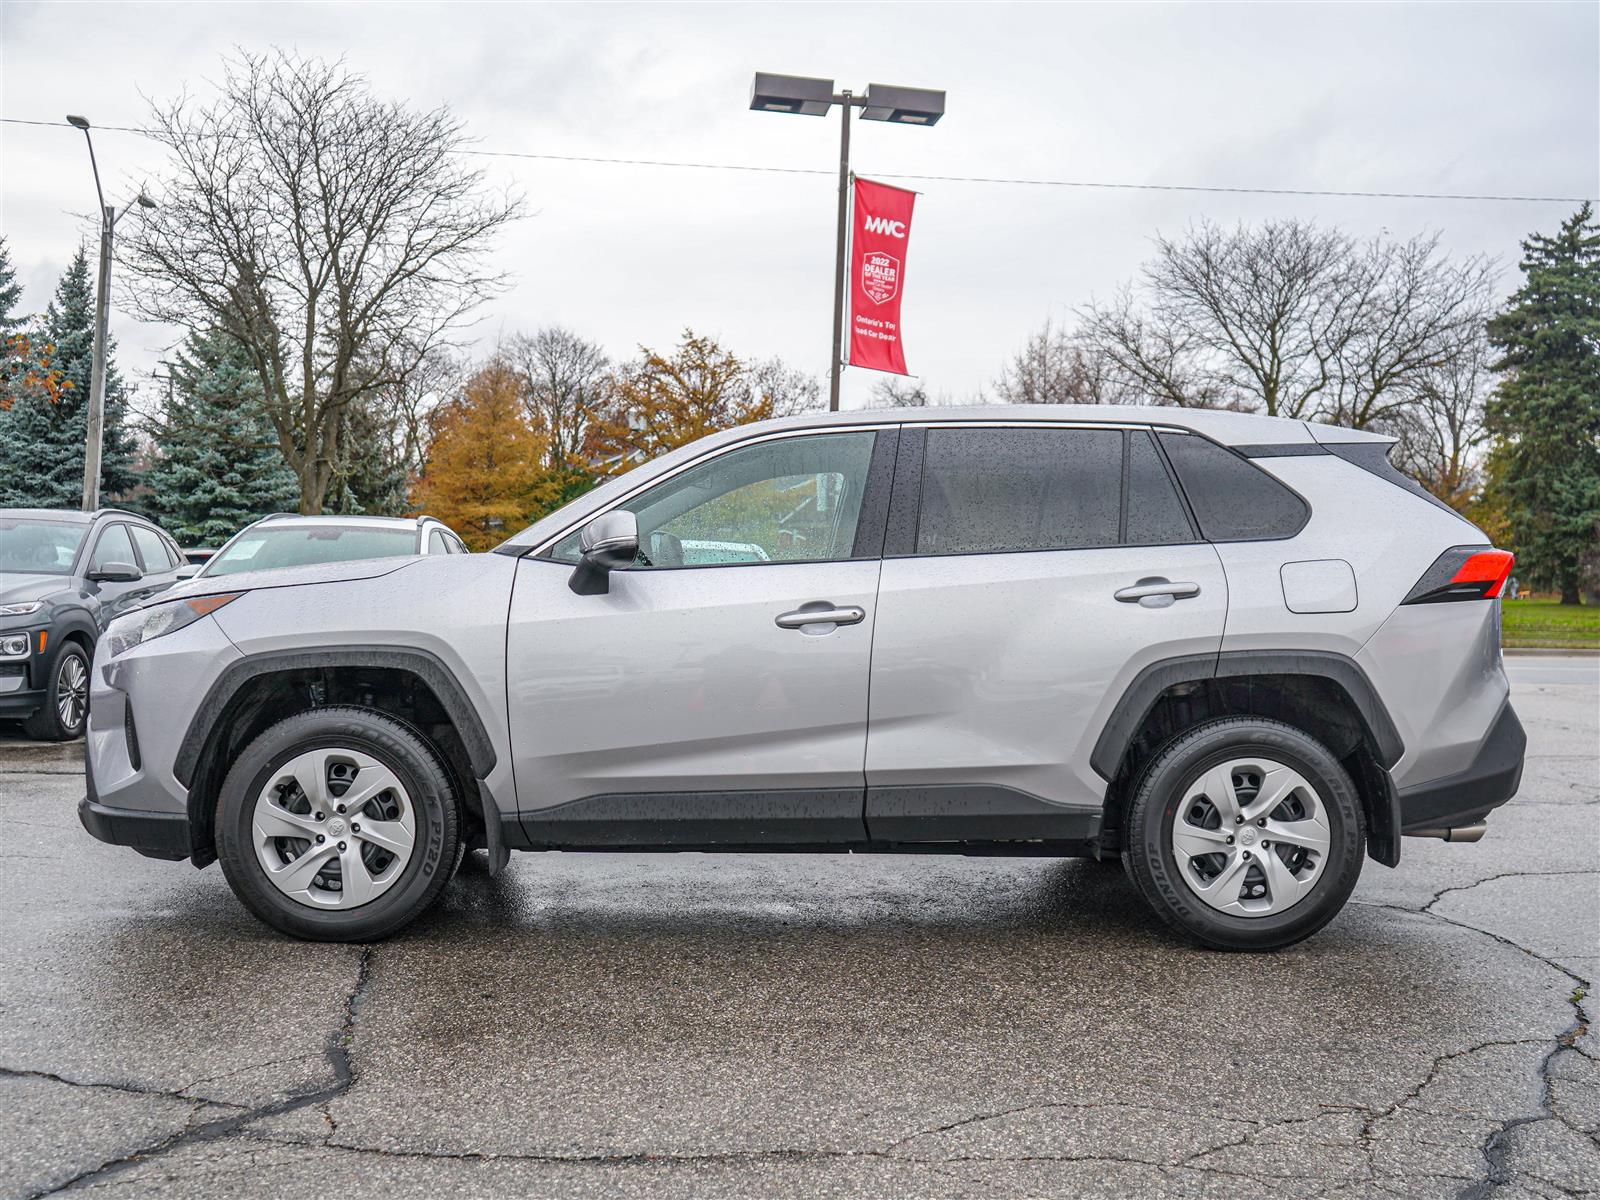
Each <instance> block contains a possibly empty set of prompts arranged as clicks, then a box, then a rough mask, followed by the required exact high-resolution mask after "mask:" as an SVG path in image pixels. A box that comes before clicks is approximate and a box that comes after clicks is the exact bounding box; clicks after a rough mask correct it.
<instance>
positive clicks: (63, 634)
mask: <svg viewBox="0 0 1600 1200" xmlns="http://www.w3.org/2000/svg"><path fill="white" fill-rule="evenodd" d="M45 634H46V637H45V652H44V655H43V657H42V658H41V659H40V661H39V678H38V679H37V681H36V686H38V687H41V688H42V687H47V686H48V685H49V681H50V672H51V671H53V670H55V665H56V659H57V658H59V657H60V655H61V648H62V647H63V646H65V645H66V644H67V641H68V640H69V639H70V638H71V637H72V635H74V634H76V635H78V636H79V637H82V638H83V639H84V640H85V641H86V642H88V643H89V645H88V653H89V658H90V660H91V662H92V661H93V659H94V648H95V647H96V646H97V645H99V644H100V627H99V626H98V625H96V624H95V623H94V618H93V617H92V616H90V615H89V612H88V610H87V609H83V608H73V609H71V610H69V611H68V612H67V613H66V614H65V615H63V616H57V617H55V618H53V619H52V620H51V622H50V624H48V625H46V626H45Z"/></svg>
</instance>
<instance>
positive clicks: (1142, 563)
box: [867, 424, 1227, 841]
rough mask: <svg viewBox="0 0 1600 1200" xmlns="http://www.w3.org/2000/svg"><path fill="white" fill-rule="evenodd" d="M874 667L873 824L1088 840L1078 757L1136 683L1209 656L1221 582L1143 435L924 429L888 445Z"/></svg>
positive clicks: (1137, 431)
mask: <svg viewBox="0 0 1600 1200" xmlns="http://www.w3.org/2000/svg"><path fill="white" fill-rule="evenodd" d="M888 536H889V540H888V544H887V545H886V547H885V560H884V566H883V573H882V576H881V580H880V584H879V589H878V615H877V624H876V629H875V632H874V643H873V657H872V694H871V712H870V720H869V725H868V735H867V784H868V801H867V825H868V830H869V832H870V833H871V834H872V835H873V836H874V837H888V838H893V839H898V840H908V841H910V840H949V839H988V838H997V839H1001V840H1010V839H1013V838H1035V837H1046V838H1048V837H1052V836H1054V837H1074V836H1082V835H1083V834H1084V833H1085V832H1092V825H1091V824H1088V823H1086V822H1085V821H1084V820H1077V821H1076V822H1075V821H1073V820H1071V819H1069V818H1071V817H1072V816H1073V814H1079V815H1080V816H1082V815H1086V814H1090V813H1092V812H1094V811H1096V810H1098V808H1099V806H1100V804H1101V801H1102V799H1103V795H1104V788H1105V782H1106V781H1105V780H1103V779H1101V778H1100V777H1099V776H1098V775H1096V774H1095V772H1094V770H1093V769H1092V768H1091V767H1090V765H1089V756H1090V752H1091V750H1092V749H1093V746H1094V742H1095V739H1096V737H1097V736H1098V735H1099V732H1100V729H1101V727H1102V726H1103V725H1104V723H1105V720H1106V718H1107V717H1108V716H1109V714H1110V712H1111V709H1112V708H1113V706H1114V705H1115V704H1116V701H1117V699H1118V698H1119V697H1120V696H1121V695H1122V692H1123V690H1124V689H1125V688H1126V687H1127V685H1128V683H1129V682H1130V681H1131V680H1132V679H1133V677H1134V676H1135V675H1136V674H1137V673H1138V672H1139V671H1140V670H1141V669H1142V668H1143V667H1144V666H1146V665H1147V664H1149V663H1151V662H1153V661H1155V660H1157V659H1162V658H1170V657H1175V656H1181V655H1192V654H1213V655H1214V654H1215V653H1217V651H1218V649H1219V647H1220V644H1221V640H1222V632H1223V622H1224V618H1225V616H1226V613H1227V587H1226V582H1225V579H1224V576H1223V572H1222V567H1221V563H1220V561H1219V559H1218V557H1217V553H1216V551H1215V550H1214V549H1213V548H1212V547H1211V545H1209V544H1208V543H1206V542H1203V541H1201V540H1200V538H1199V536H1198V534H1197V533H1196V532H1195V530H1194V527H1193V524H1192V522H1191V519H1190V517H1189V514H1188V512H1187V509H1186V508H1185V506H1184V504H1183V501H1182V499H1181V498H1180V495H1179V493H1178V490H1177V488H1176V486H1175V485H1174V483H1173V481H1172V478H1171V475H1170V471H1169V469H1168V466H1167V464H1166V462H1165V460H1164V458H1163V457H1162V455H1161V453H1160V451H1159V449H1158V448H1157V446H1156V444H1155V442H1154V440H1153V439H1152V437H1151V435H1150V433H1149V432H1148V431H1147V430H1145V429H1141V428H1137V427H1132V428H1118V427H1085V426H1068V425H1061V424H1056V425H1031V426H1030V425H1015V424H1013V425H999V424H983V425H953V424H952V425H931V426H929V427H927V428H926V430H916V429H907V430H906V431H905V432H904V433H903V434H902V437H901V453H900V462H899V466H898V468H897V472H896V478H895V491H894V500H893V505H892V508H891V512H890V520H889V535H888Z"/></svg>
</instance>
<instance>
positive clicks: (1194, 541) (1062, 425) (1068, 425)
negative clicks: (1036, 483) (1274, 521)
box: [883, 420, 1310, 559]
mask: <svg viewBox="0 0 1600 1200" xmlns="http://www.w3.org/2000/svg"><path fill="white" fill-rule="evenodd" d="M939 429H1072V430H1080V429H1081V430H1106V429H1110V430H1118V431H1120V432H1121V433H1122V511H1121V514H1120V516H1119V517H1118V534H1119V536H1120V537H1121V538H1126V536H1127V520H1128V503H1127V499H1128V468H1129V459H1130V456H1131V449H1130V444H1129V443H1130V439H1131V437H1132V435H1133V434H1136V433H1141V432H1142V433H1144V434H1145V435H1146V436H1147V437H1149V438H1150V442H1151V445H1152V446H1153V447H1154V448H1155V452H1156V456H1157V458H1159V460H1160V462H1161V465H1162V467H1163V469H1165V471H1166V472H1167V480H1168V482H1170V483H1171V484H1172V488H1173V491H1174V492H1176V493H1177V496H1178V503H1179V504H1180V505H1182V507H1183V512H1184V517H1185V519H1186V520H1187V521H1188V524H1189V537H1188V539H1187V540H1185V541H1180V542H1128V541H1126V540H1119V541H1117V542H1115V543H1113V544H1112V545H1109V546H1073V547H1058V548H1053V549H1048V550H957V551H950V552H947V553H943V554H919V553H918V552H917V536H918V534H919V533H920V532H921V524H922V468H923V462H924V453H925V450H926V435H927V433H928V432H929V431H930V430H939ZM1169 429H1170V430H1172V431H1173V432H1176V433H1193V432H1194V431H1193V430H1191V429H1185V428H1184V427H1183V426H1181V425H1154V424H1150V425H1145V424H1140V423H1137V422H1131V421H1129V422H1117V421H1103V422H1102V421H1094V422H1089V421H1048V420H1043V421H1016V420H1012V421H1004V420H995V421H983V420H976V421H925V422H921V423H918V424H911V423H908V424H906V425H905V426H904V427H903V431H902V433H901V435H900V459H899V462H898V463H897V465H896V470H895V479H894V496H893V503H892V504H891V506H890V510H889V529H888V535H887V537H886V538H885V543H884V548H883V556H884V558H886V559H889V558H974V557H978V556H993V555H999V554H1084V553H1087V552H1091V551H1103V550H1160V549H1164V548H1169V547H1173V546H1206V545H1210V544H1211V543H1210V542H1209V541H1207V539H1206V538H1204V537H1203V536H1201V534H1200V523H1199V522H1198V521H1196V520H1195V516H1194V510H1193V509H1191V508H1190V507H1189V498H1188V497H1187V496H1186V495H1184V492H1183V487H1182V485H1181V484H1180V483H1179V482H1178V480H1177V477H1176V474H1175V473H1174V471H1173V469H1172V464H1171V463H1169V462H1168V461H1167V456H1166V453H1165V452H1164V451H1163V450H1162V449H1161V439H1160V438H1158V437H1156V436H1155V434H1156V432H1157V430H1169ZM913 433H916V434H920V435H922V436H920V437H908V436H907V435H908V434H913ZM1206 440H1207V441H1210V440H1211V439H1210V438H1207V439H1206ZM1218 445H1221V443H1220V442H1219V443H1218ZM1224 448H1225V449H1226V447H1224ZM1273 478H1276V477H1273ZM1279 482H1281V481H1279ZM1283 486H1285V487H1288V485H1287V484H1284V485H1283ZM1290 490H1291V491H1293V489H1292V488H1291V489H1290ZM1295 494H1296V495H1299V493H1298V492H1296V493H1295ZM1302 499H1304V498H1303V497H1302ZM1309 509H1310V506H1309V505H1307V510H1308V511H1309ZM1257 540H1266V539H1257Z"/></svg>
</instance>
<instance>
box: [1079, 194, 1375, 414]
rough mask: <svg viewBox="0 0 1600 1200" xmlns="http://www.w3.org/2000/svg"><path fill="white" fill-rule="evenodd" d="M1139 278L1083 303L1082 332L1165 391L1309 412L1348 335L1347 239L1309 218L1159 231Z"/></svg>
mask: <svg viewBox="0 0 1600 1200" xmlns="http://www.w3.org/2000/svg"><path fill="white" fill-rule="evenodd" d="M1155 244H1156V254H1155V257H1154V258H1153V259H1152V260H1151V261H1150V262H1148V263H1146V264H1145V266H1144V268H1143V271H1142V272H1141V276H1140V291H1141V292H1142V293H1143V294H1144V296H1145V298H1146V301H1147V302H1146V303H1144V304H1141V303H1140V302H1139V299H1138V297H1137V296H1136V294H1135V292H1134V290H1133V289H1128V290H1125V291H1124V292H1123V293H1121V294H1119V296H1118V297H1117V299H1116V300H1115V301H1114V302H1113V303H1112V304H1111V305H1110V306H1108V307H1096V306H1090V307H1089V308H1088V309H1086V310H1084V311H1083V312H1082V313H1081V316H1082V319H1083V332H1084V335H1085V337H1086V338H1087V339H1088V340H1089V341H1090V342H1091V343H1092V344H1094V345H1095V346H1096V347H1097V348H1098V349H1099V350H1100V351H1101V352H1102V353H1104V354H1105V355H1106V356H1107V358H1109V359H1110V360H1111V361H1112V362H1114V363H1115V364H1116V365H1117V367H1118V369H1119V370H1120V371H1121V372H1122V373H1123V374H1124V376H1125V377H1126V379H1127V382H1128V383H1129V384H1130V385H1131V386H1133V387H1136V388H1138V389H1139V390H1142V391H1144V392H1145V393H1146V394H1147V395H1149V396H1150V397H1151V398H1152V399H1154V400H1156V401H1157V402H1158V403H1167V404H1176V405H1183V406H1188V407H1216V408H1243V409H1251V410H1256V411H1263V412H1265V413H1267V414H1268V415H1270V416H1285V417H1302V416H1309V415H1310V414H1311V413H1312V412H1314V411H1315V410H1316V408H1317V406H1318V404H1319V403H1320V402H1321V396H1322V394H1323V392H1324V391H1325V390H1326V389H1327V387H1328V384H1329V377H1330V372H1331V370H1332V362H1333V359H1334V358H1335V356H1337V355H1338V354H1339V352H1340V351H1341V350H1342V348H1343V347H1344V345H1345V343H1346V341H1348V339H1349V338H1350V337H1351V336H1352V326H1353V322H1354V319H1355V317H1356V315H1357V313H1358V312H1359V309H1360V303H1361V299H1362V297H1361V294H1360V291H1361V287H1362V286H1363V284H1364V281H1363V280H1361V279H1358V278H1355V277H1353V276H1352V272H1351V266H1352V258H1353V250H1352V243H1351V241H1350V239H1349V238H1348V237H1347V236H1345V235H1344V234H1343V233H1340V232H1339V231H1337V230H1324V229H1319V228H1318V227H1316V226H1315V225H1312V224H1310V223H1307V222H1302V221H1292V220H1291V221H1268V222H1267V223H1265V224H1264V225H1261V226H1258V227H1253V228H1252V227H1248V226H1244V225H1241V226H1239V227H1238V228H1237V229H1234V230H1225V229H1223V228H1221V227H1220V226H1217V225H1214V224H1212V223H1211V222H1208V221H1201V222H1199V223H1197V224H1195V225H1193V226H1191V227H1190V229H1189V230H1188V232H1187V233H1186V234H1185V235H1184V236H1183V237H1182V238H1178V239H1172V238H1166V237H1162V236H1160V235H1157V237H1156V242H1155Z"/></svg>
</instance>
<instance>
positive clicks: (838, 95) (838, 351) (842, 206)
mask: <svg viewBox="0 0 1600 1200" xmlns="http://www.w3.org/2000/svg"><path fill="white" fill-rule="evenodd" d="M833 86H834V84H833V80H831V79H816V78H814V77H812V76H809V75H776V74H773V73H771V72H768V71H757V72H756V77H755V81H754V82H753V83H752V84H751V86H750V107H751V108H752V109H753V110H755V111H756V112H776V113H788V114H790V115H792V116H800V117H822V116H826V115H827V113H828V109H830V108H831V107H833V105H835V104H837V105H839V106H840V116H841V118H842V121H841V124H840V127H839V211H838V223H837V227H836V229H835V233H834V250H833V363H832V366H831V367H830V368H829V370H828V410H829V411H830V412H838V411H839V382H840V376H841V375H843V373H844V258H845V243H846V241H847V238H848V232H849V231H848V225H849V220H850V110H851V109H852V108H859V109H860V110H861V115H862V116H863V117H865V118H866V119H867V120H869V121H888V122H890V123H891V124H895V125H934V124H937V123H938V120H939V118H940V117H942V116H944V92H942V91H935V90H932V89H930V88H912V87H899V86H891V85H888V84H882V83H869V84H868V85H867V90H866V93H865V94H864V95H863V94H857V93H855V92H853V91H851V90H850V89H848V88H846V89H845V90H844V91H840V92H835V91H834V90H833Z"/></svg>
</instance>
